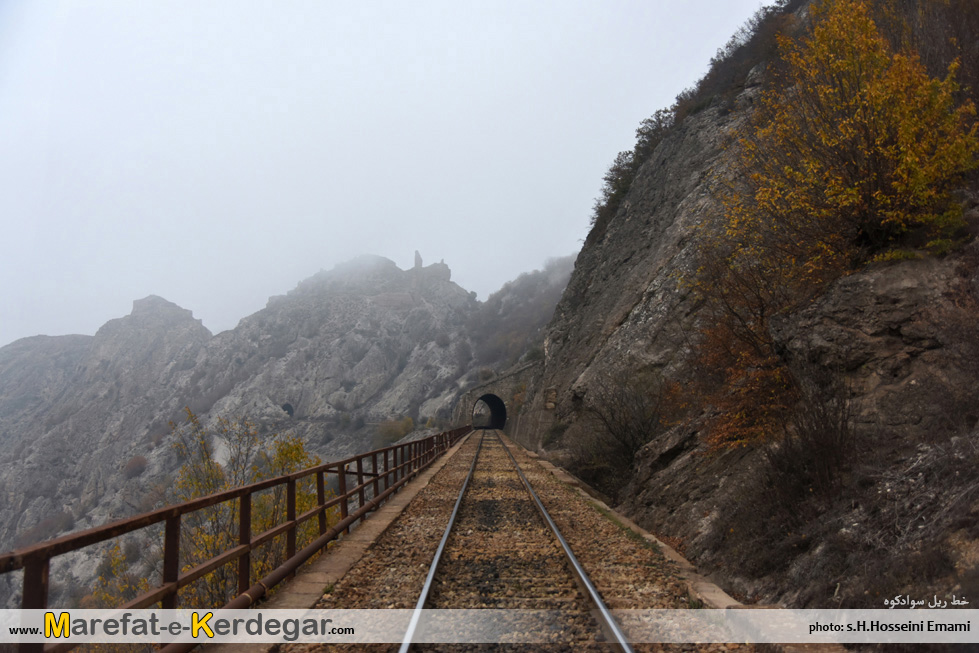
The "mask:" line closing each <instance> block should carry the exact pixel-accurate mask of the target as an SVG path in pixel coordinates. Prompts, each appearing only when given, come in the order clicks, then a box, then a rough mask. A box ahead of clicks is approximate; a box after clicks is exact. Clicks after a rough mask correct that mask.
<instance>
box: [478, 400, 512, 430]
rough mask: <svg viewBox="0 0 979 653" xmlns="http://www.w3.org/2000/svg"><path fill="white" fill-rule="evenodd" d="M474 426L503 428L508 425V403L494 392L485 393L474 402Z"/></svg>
mask: <svg viewBox="0 0 979 653" xmlns="http://www.w3.org/2000/svg"><path fill="white" fill-rule="evenodd" d="M472 424H473V428H476V429H502V428H503V427H504V426H506V404H504V403H503V400H502V399H500V398H499V397H497V396H496V395H494V394H485V395H483V396H482V397H480V398H479V399H477V400H476V403H475V404H473V414H472Z"/></svg>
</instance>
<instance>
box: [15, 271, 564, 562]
mask: <svg viewBox="0 0 979 653" xmlns="http://www.w3.org/2000/svg"><path fill="white" fill-rule="evenodd" d="M565 281H566V277H564V278H561V279H557V281H556V282H560V283H561V284H562V286H561V287H559V288H557V289H556V290H555V289H554V288H551V287H550V286H547V287H546V288H538V289H537V290H539V291H540V292H541V293H543V294H541V295H540V296H535V295H534V294H533V292H534V291H533V290H531V291H528V293H529V294H528V295H527V296H526V297H523V299H524V300H526V301H529V302H532V303H535V304H536V305H538V307H539V308H541V309H542V310H543V311H544V313H545V314H544V315H543V316H542V317H538V318H537V322H536V323H533V324H528V325H525V327H526V330H527V333H523V334H522V335H521V338H523V340H521V342H523V341H525V340H527V341H529V340H533V338H534V337H535V334H536V333H537V331H538V330H539V329H540V328H541V326H542V325H543V324H544V323H545V322H546V321H547V319H549V317H550V314H551V312H552V311H553V306H554V303H555V302H556V301H557V297H558V295H559V294H560V290H561V288H563V283H564V282H565ZM545 285H546V284H545ZM548 302H550V304H549V307H548V306H546V304H547V303H548ZM481 306H482V304H481V303H480V302H477V301H476V300H475V296H474V295H473V294H471V293H469V292H468V291H466V290H464V289H462V288H461V287H459V286H458V285H456V284H455V283H453V282H452V281H451V271H450V270H449V267H448V266H447V265H445V263H436V264H433V265H428V266H423V265H422V264H421V260H420V257H419V258H418V259H416V266H415V267H414V268H412V269H409V270H400V269H399V268H398V267H397V266H396V265H395V264H394V263H393V262H391V261H389V260H387V259H384V258H381V257H374V256H366V257H362V258H359V259H355V260H353V261H350V262H348V263H345V264H342V265H339V266H337V267H336V268H334V269H332V270H329V271H323V272H320V273H318V274H316V275H314V276H312V277H310V278H309V279H306V280H305V281H303V282H301V283H300V284H299V285H298V286H297V287H296V288H295V289H294V290H292V291H291V292H289V293H287V294H285V295H282V296H277V297H272V298H271V299H270V300H269V302H268V305H267V306H266V308H264V309H263V310H261V311H258V312H257V313H255V314H254V315H250V316H248V317H246V318H244V319H242V320H241V322H240V323H239V324H238V326H237V327H236V328H234V329H232V330H229V331H226V332H223V333H220V334H218V335H212V334H211V333H210V332H208V330H207V329H206V328H204V327H203V326H202V324H201V322H200V320H197V319H194V317H193V315H192V314H191V312H190V311H189V310H185V309H183V308H180V307H179V306H176V305H175V304H172V303H170V302H168V301H166V300H164V299H162V298H160V297H154V296H151V297H147V298H145V299H141V300H137V301H135V302H134V303H133V310H132V313H131V314H130V315H128V316H126V317H123V318H119V319H115V320H111V321H110V322H108V323H106V324H105V325H104V326H103V327H102V328H101V329H99V331H98V333H96V334H95V335H94V336H64V337H45V336H37V337H33V338H25V339H22V340H19V341H17V342H15V343H12V344H10V345H8V346H6V347H3V348H0V445H2V446H0V469H2V470H3V472H2V474H0V498H2V500H0V549H3V550H7V549H10V548H14V547H15V546H19V545H24V544H28V543H32V542H35V541H38V540H41V539H45V538H47V537H52V536H54V535H57V534H59V533H62V532H65V531H67V530H77V529H79V528H84V527H89V526H93V525H97V524H102V523H105V522H106V521H109V520H111V519H114V518H119V517H123V516H126V515H129V514H133V513H134V512H138V511H140V510H144V509H147V508H148V507H150V506H151V505H152V502H153V501H154V500H155V499H154V497H155V496H156V495H155V494H154V488H155V487H157V486H159V485H161V484H163V485H165V484H167V483H169V482H170V480H171V479H172V478H173V474H174V473H175V471H176V469H177V468H178V467H179V461H178V460H177V459H176V456H175V453H174V451H173V447H172V446H171V445H170V442H169V435H170V428H169V423H170V422H171V421H174V422H178V423H180V422H182V421H183V418H184V417H185V415H184V410H185V407H189V408H190V409H191V410H193V411H194V412H195V413H196V414H198V416H200V417H201V418H202V420H203V421H204V422H205V423H208V422H209V421H213V420H215V419H217V418H218V417H220V416H241V417H248V418H249V419H251V420H252V421H254V422H256V423H257V425H258V427H259V430H260V432H261V433H263V434H268V433H274V432H282V431H286V430H288V431H290V432H292V433H295V434H298V435H301V436H303V437H304V438H305V439H306V440H307V442H308V447H309V449H310V450H311V451H313V452H314V453H316V454H319V455H320V456H321V457H322V458H324V459H329V458H338V457H342V456H345V455H349V454H351V453H353V452H355V451H359V450H367V449H370V448H372V447H373V446H375V445H376V444H377V441H376V439H375V438H376V435H377V423H378V422H382V421H384V420H388V419H403V418H405V417H411V418H413V420H414V422H415V423H416V424H418V425H420V426H424V425H425V424H426V423H432V424H435V423H438V424H439V425H444V424H447V420H449V419H450V418H451V412H452V409H453V407H454V404H455V398H456V397H457V396H458V394H459V393H460V392H461V391H462V390H463V389H464V386H465V385H466V384H467V383H468V382H469V380H471V379H474V378H475V377H476V371H475V370H474V369H473V367H474V366H473V351H474V350H475V349H476V347H475V345H474V343H473V341H472V339H471V337H470V335H469V334H468V331H467V329H468V326H469V325H470V323H471V321H472V320H473V319H474V316H476V315H477V314H478V313H479V311H480V308H481ZM483 362H484V364H487V365H496V364H498V362H499V361H498V360H496V359H492V357H491V358H490V359H489V360H486V361H483ZM140 458H145V464H144V463H143V462H142V461H140V460H139V459H140ZM133 461H136V462H133ZM82 575H84V574H82Z"/></svg>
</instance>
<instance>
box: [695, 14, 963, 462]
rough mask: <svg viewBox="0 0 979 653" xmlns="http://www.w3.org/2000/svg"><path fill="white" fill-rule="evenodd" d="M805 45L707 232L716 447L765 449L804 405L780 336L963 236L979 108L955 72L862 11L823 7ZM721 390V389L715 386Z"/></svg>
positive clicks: (793, 52)
mask: <svg viewBox="0 0 979 653" xmlns="http://www.w3.org/2000/svg"><path fill="white" fill-rule="evenodd" d="M812 20H813V24H812V28H811V30H810V31H809V33H808V34H807V35H806V36H804V37H802V38H801V39H799V40H794V39H791V38H789V37H787V36H784V35H783V36H780V37H779V52H780V62H779V63H778V66H777V67H776V80H775V83H774V84H772V85H771V86H770V88H769V89H768V90H767V91H766V92H765V93H764V94H763V96H762V101H761V103H760V105H761V106H760V108H759V110H758V111H757V113H756V115H755V117H754V119H753V120H752V121H751V122H750V123H749V124H748V125H747V127H746V129H745V131H744V133H743V134H742V135H741V137H740V138H739V139H738V141H737V145H738V161H737V167H736V170H735V171H734V172H733V174H731V175H730V177H729V179H728V180H727V182H726V184H725V188H726V192H725V194H724V197H723V199H724V206H725V215H724V228H723V229H722V230H721V231H720V233H719V234H715V233H710V234H706V233H705V234H702V235H701V236H702V238H701V242H702V246H701V261H702V265H701V267H700V270H699V271H698V276H697V279H696V281H695V282H694V284H693V285H694V287H695V289H696V290H697V291H698V292H699V293H700V294H701V296H703V297H704V299H705V300H706V301H707V306H708V314H709V315H710V318H709V319H708V327H707V328H705V330H704V332H703V334H702V335H703V341H702V344H701V347H700V352H699V354H698V355H699V362H700V364H701V366H703V367H705V368H711V373H710V374H709V375H708V376H713V378H714V380H715V384H714V385H715V390H713V391H712V393H711V396H710V397H709V399H708V401H709V402H710V403H712V404H713V405H714V406H715V408H717V409H718V410H719V411H720V413H721V415H720V417H719V418H718V419H717V420H715V424H714V428H713V431H712V434H711V436H710V438H709V439H710V440H711V442H712V444H714V445H723V444H736V443H745V442H751V441H758V440H763V439H766V438H769V437H772V436H774V435H775V434H776V433H777V432H778V431H779V429H780V428H781V426H780V423H781V421H782V418H783V417H784V415H785V412H786V411H787V410H788V408H789V406H791V403H792V401H793V400H794V396H795V390H794V384H793V381H792V378H791V375H790V374H789V373H788V371H787V370H785V369H784V368H783V366H781V364H780V363H779V360H778V357H777V355H776V352H775V350H774V346H773V343H772V340H771V335H770V333H769V320H770V319H771V318H772V316H774V315H776V314H778V313H781V312H785V311H789V310H793V309H794V308H797V307H799V306H801V305H804V304H805V303H806V302H808V301H809V300H811V298H812V297H813V296H814V295H816V294H818V293H819V292H821V291H822V289H824V288H825V287H826V285H827V284H828V283H830V282H831V281H833V280H834V279H836V278H838V277H839V276H840V275H842V274H846V273H847V271H848V270H850V269H852V268H853V266H854V265H856V264H858V263H860V262H862V261H866V260H868V259H869V258H871V257H874V255H877V256H878V258H880V259H888V260H893V259H894V258H896V257H898V256H899V255H898V254H896V253H894V254H886V253H884V254H881V252H885V251H886V250H888V249H891V250H894V251H897V250H899V249H904V250H906V249H907V248H920V249H924V250H928V251H931V252H933V253H943V252H944V251H947V250H948V249H949V248H950V247H952V246H953V245H954V243H955V242H956V239H959V238H961V231H962V227H963V221H962V217H961V209H960V208H959V206H958V204H957V203H956V202H954V201H952V195H951V193H952V191H953V190H954V189H955V188H956V187H957V186H958V185H959V184H961V182H962V180H963V178H964V176H965V174H966V173H967V172H969V171H970V170H973V169H974V168H976V166H977V153H979V136H977V126H976V124H974V116H975V107H974V106H973V105H972V103H971V102H968V101H966V102H961V103H959V102H958V101H957V99H956V98H957V95H958V92H959V86H958V84H957V83H956V81H955V73H956V69H957V65H956V64H953V65H952V66H951V67H950V68H949V70H948V72H947V75H946V77H945V78H944V79H932V78H930V77H929V76H928V74H927V73H926V71H925V69H924V67H923V66H922V65H921V63H920V61H919V60H918V57H917V56H916V55H915V54H914V53H912V52H901V53H896V52H893V51H892V49H891V47H890V45H889V44H888V42H887V40H886V39H885V38H884V37H883V36H882V35H881V34H880V33H879V31H878V29H877V27H876V25H875V24H874V21H873V20H872V19H871V17H870V14H869V11H868V8H867V6H866V4H865V3H864V2H863V1H862V0H824V1H823V2H821V3H817V4H816V5H814V6H813V9H812ZM717 388H719V390H718V389H717Z"/></svg>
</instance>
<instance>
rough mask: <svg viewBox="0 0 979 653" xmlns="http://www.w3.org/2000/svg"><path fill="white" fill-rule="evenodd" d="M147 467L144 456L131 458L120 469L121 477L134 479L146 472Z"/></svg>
mask: <svg viewBox="0 0 979 653" xmlns="http://www.w3.org/2000/svg"><path fill="white" fill-rule="evenodd" d="M148 465H149V461H147V460H146V457H145V456H133V457H132V458H130V459H129V462H127V463H126V465H125V466H124V467H123V468H122V475H123V476H125V477H126V478H136V477H137V476H139V475H140V474H142V473H143V472H145V471H146V467H147V466H148Z"/></svg>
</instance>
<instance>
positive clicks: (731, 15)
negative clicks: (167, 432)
mask: <svg viewBox="0 0 979 653" xmlns="http://www.w3.org/2000/svg"><path fill="white" fill-rule="evenodd" d="M759 6H760V5H759V3H758V1H757V0H753V1H746V0H687V1H686V2H682V3H681V2H665V1H656V0H644V1H641V2H625V1H618V2H594V1H582V2H575V1H568V0H560V1H553V2H478V3H477V2H472V3H459V2H418V3H405V2H365V3H342V4H341V3H336V2H288V1H284V2H278V1H277V2H240V1H234V2H233V1H230V0H224V1H223V0H211V1H207V2H200V1H199V0H193V1H168V2H132V1H131V0H118V1H114V2H109V1H104V0H84V1H82V0H79V1H76V2H54V1H52V2H20V3H15V2H11V3H2V4H0V216H2V220H3V256H2V257H0V280H2V281H0V293H2V296H0V311H2V312H0V315H2V317H0V345H4V344H6V343H9V342H11V341H13V340H15V339H17V338H21V337H24V336H30V335H35V334H49V335H59V334H65V333H87V334H91V333H94V332H95V331H96V329H98V327H99V326H100V325H101V324H103V323H104V322H105V321H107V320H109V319H112V318H115V317H121V316H123V315H126V314H128V313H129V311H130V310H131V306H132V300H134V299H138V298H141V297H145V296H146V295H149V294H157V295H160V296H162V297H165V298H166V299H168V300H170V301H173V302H176V303H177V304H179V305H181V306H182V307H184V308H188V309H190V310H192V311H193V312H194V315H195V316H196V317H198V318H202V319H203V321H204V324H205V326H207V327H208V328H209V329H211V330H212V331H213V332H219V331H222V330H225V329H229V328H232V327H234V325H235V324H236V323H237V321H238V320H239V319H241V318H242V317H244V316H246V315H248V314H250V313H253V312H254V311H256V310H258V309H260V308H262V307H263V306H264V305H265V302H266V300H267V299H268V297H269V296H271V295H277V294H283V293H285V292H287V291H288V290H290V289H291V288H293V287H294V286H295V285H296V284H297V283H298V282H299V281H300V280H302V279H304V278H306V277H308V276H310V275H312V274H314V273H316V272H317V271H319V270H320V269H330V268H332V267H333V266H334V265H336V264H337V263H340V262H343V261H345V260H347V259H349V258H352V257H354V256H356V255H359V254H364V253H371V254H378V255H381V256H386V257H388V258H390V259H392V260H394V261H395V262H396V263H397V264H398V265H399V266H400V267H402V268H407V267H410V266H411V265H412V264H413V261H414V251H415V250H416V249H417V250H419V251H420V252H421V254H422V256H423V258H424V260H425V263H426V264H429V263H432V262H437V261H439V260H442V259H444V260H445V262H446V263H447V264H448V265H449V266H450V267H451V268H452V272H453V280H454V281H456V282H457V283H459V284H460V285H461V286H463V287H464V288H466V289H467V290H474V291H476V292H477V294H478V296H479V297H480V299H485V298H486V296H487V295H488V294H489V293H491V292H493V291H494V290H496V289H498V288H499V287H500V286H501V285H502V284H503V283H504V282H506V281H507V280H509V279H512V278H514V277H516V276H517V275H518V274H520V273H521V272H525V271H528V270H532V269H534V268H537V267H540V266H541V265H542V264H543V262H544V260H545V259H546V258H548V257H551V256H562V255H566V254H570V253H574V252H576V251H577V250H578V249H580V247H581V243H582V241H583V240H584V237H585V235H586V234H587V230H588V223H589V218H590V214H591V209H592V205H593V203H594V198H595V197H597V196H598V194H599V191H600V188H601V184H602V175H603V174H604V172H605V170H606V169H607V167H608V165H609V164H610V163H611V162H612V160H613V159H614V157H615V155H616V153H617V152H618V151H620V150H625V149H631V147H632V145H633V144H634V142H635V130H636V127H637V126H638V125H639V123H640V122H641V121H642V120H643V119H644V118H646V117H648V116H650V115H651V114H652V113H653V112H655V111H656V110H657V109H660V108H664V107H668V106H669V105H670V104H672V102H673V99H674V97H675V96H676V94H677V93H679V92H680V91H681V90H683V89H684V88H685V87H688V86H690V85H692V84H693V83H694V82H695V81H696V80H697V79H698V78H699V77H700V76H701V75H702V74H703V73H704V72H705V71H706V69H707V65H708V62H709V60H710V58H711V57H712V56H713V55H714V53H715V52H716V50H717V49H718V48H720V47H722V46H723V45H724V43H725V42H726V41H727V40H728V38H729V37H730V36H731V35H732V34H733V33H734V32H735V30H736V29H737V28H738V26H739V25H740V24H741V23H743V22H744V21H745V20H746V19H747V18H748V17H749V16H750V15H751V14H752V13H753V12H754V11H755V10H756V9H758V7H759Z"/></svg>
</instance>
